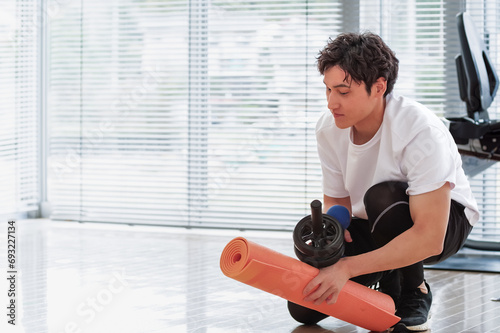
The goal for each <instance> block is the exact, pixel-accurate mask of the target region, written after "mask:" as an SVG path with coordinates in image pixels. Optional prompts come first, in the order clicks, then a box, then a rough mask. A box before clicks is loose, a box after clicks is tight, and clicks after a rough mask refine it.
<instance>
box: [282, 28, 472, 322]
mask: <svg viewBox="0 0 500 333" xmlns="http://www.w3.org/2000/svg"><path fill="white" fill-rule="evenodd" d="M398 63H399V61H398V59H397V58H396V57H395V55H394V53H393V52H392V51H391V50H390V49H389V47H388V46H387V45H386V44H385V43H384V42H383V41H382V39H381V38H380V37H379V36H377V35H374V34H372V33H363V34H356V33H348V34H341V35H339V36H338V37H337V38H336V39H335V40H329V42H328V44H327V45H326V47H325V48H324V49H323V50H322V51H321V52H320V54H319V57H318V69H319V72H320V73H321V74H322V75H323V76H324V84H325V87H326V98H327V102H328V109H329V110H330V112H329V113H325V114H324V115H323V116H322V117H321V118H320V119H319V121H318V123H317V127H316V137H317V143H318V153H319V157H320V161H321V166H322V172H323V192H324V208H325V210H328V208H330V207H331V206H333V205H337V204H338V205H343V206H345V207H346V208H347V209H348V210H349V211H350V212H351V213H352V220H351V224H350V226H349V228H348V230H347V231H346V233H345V240H346V256H345V257H344V258H342V259H341V260H340V261H339V262H337V263H336V264H334V265H332V266H329V267H325V268H323V269H321V270H320V272H319V274H318V275H317V276H316V277H315V278H314V279H312V280H311V281H310V282H309V284H308V285H307V286H306V287H305V289H304V297H305V300H306V301H310V302H314V303H316V304H320V303H322V302H327V303H334V302H335V301H336V299H337V297H338V293H339V291H340V290H341V289H342V287H343V286H344V284H345V283H346V282H347V281H348V280H349V279H352V280H354V281H357V282H359V283H362V284H365V285H375V284H377V283H378V284H379V288H380V290H381V291H382V292H385V293H388V294H389V295H391V296H392V297H393V299H394V300H395V302H396V309H397V310H396V315H397V316H399V317H401V321H400V322H399V323H398V324H396V325H395V327H394V331H424V330H427V329H428V323H427V319H428V314H429V310H430V307H431V303H432V293H431V290H430V287H429V285H428V284H427V283H426V281H425V280H424V269H423V264H424V262H425V263H429V264H432V263H437V262H440V261H442V260H444V259H446V258H448V257H449V256H451V255H452V254H454V253H456V252H457V251H458V250H459V249H460V248H461V247H462V245H463V243H464V242H465V240H466V238H467V236H468V235H469V233H470V231H471V229H472V225H473V224H474V223H475V222H477V220H478V218H479V213H478V209H477V204H476V202H475V200H474V198H473V196H472V193H471V190H470V186H469V183H468V181H467V179H466V176H465V174H464V172H463V169H462V167H461V159H460V155H459V153H458V150H457V147H456V145H455V143H454V140H453V138H452V136H451V135H450V133H449V131H448V130H447V128H446V127H445V126H444V124H443V123H442V122H441V120H440V119H439V118H438V117H436V116H435V115H434V114H433V113H432V112H431V111H429V110H428V109H427V108H425V107H424V106H422V105H421V104H419V103H417V102H415V101H412V100H409V99H407V98H405V97H400V96H396V95H394V94H393V93H392V90H393V87H394V83H395V81H396V78H397V73H398ZM289 310H290V313H291V315H292V316H293V317H294V318H295V319H297V320H298V321H300V322H303V323H306V324H314V323H316V322H318V321H319V320H321V319H323V318H325V317H326V316H325V315H323V314H321V313H319V312H316V311H313V310H310V309H306V308H303V307H300V306H298V305H296V304H293V303H289Z"/></svg>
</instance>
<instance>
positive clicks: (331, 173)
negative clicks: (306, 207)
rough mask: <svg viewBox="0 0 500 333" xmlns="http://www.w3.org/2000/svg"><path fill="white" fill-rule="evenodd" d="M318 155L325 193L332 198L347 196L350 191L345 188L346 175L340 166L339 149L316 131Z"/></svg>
mask: <svg viewBox="0 0 500 333" xmlns="http://www.w3.org/2000/svg"><path fill="white" fill-rule="evenodd" d="M316 140H317V143H318V156H319V160H320V162H321V171H322V174H323V179H322V186H323V193H324V194H325V195H327V196H329V197H332V198H345V197H348V196H349V192H348V191H347V190H346V188H345V184H344V177H343V173H342V170H341V167H340V161H339V159H338V156H337V153H338V152H337V151H335V150H334V147H332V146H331V145H330V144H329V142H328V141H327V138H326V137H325V136H323V135H322V133H318V132H316Z"/></svg>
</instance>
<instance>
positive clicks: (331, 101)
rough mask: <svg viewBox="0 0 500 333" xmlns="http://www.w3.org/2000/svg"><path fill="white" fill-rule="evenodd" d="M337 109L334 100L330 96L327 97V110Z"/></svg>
mask: <svg viewBox="0 0 500 333" xmlns="http://www.w3.org/2000/svg"><path fill="white" fill-rule="evenodd" d="M338 107H339V103H338V101H337V99H336V98H334V97H333V96H332V95H331V94H330V96H328V109H329V110H335V109H337V108H338Z"/></svg>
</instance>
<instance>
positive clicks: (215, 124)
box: [49, 0, 341, 229]
mask: <svg viewBox="0 0 500 333" xmlns="http://www.w3.org/2000/svg"><path fill="white" fill-rule="evenodd" d="M340 19H341V8H340V5H339V4H336V3H335V2H332V1H252V2H245V1H238V2H230V1H201V0H200V1H196V0H193V1H177V2H176V1H170V2H138V1H126V0H120V1H110V2H102V1H84V2H81V3H80V4H70V5H68V7H67V8H65V10H64V11H62V12H61V15H59V16H56V17H52V18H51V24H50V30H49V35H50V48H49V49H50V81H49V82H50V83H49V85H50V99H49V109H50V115H51V116H50V124H51V125H50V133H51V134H50V146H51V151H50V156H51V157H50V164H49V165H50V167H49V170H50V179H51V180H50V184H51V186H50V200H51V201H52V202H53V203H54V204H55V209H54V213H53V218H56V219H71V220H81V221H103V222H121V223H149V224H166V225H188V226H215V227H250V228H255V227H257V228H274V229H284V228H285V229H286V228H291V227H292V226H293V225H294V224H295V223H296V222H297V218H298V217H300V216H303V215H304V214H305V213H306V212H307V202H309V201H310V200H312V199H314V198H320V197H321V189H320V178H321V175H320V168H319V165H318V160H317V157H316V148H315V139H314V124H315V122H316V119H317V118H318V116H319V113H320V112H321V111H322V110H324V102H323V99H324V96H323V93H324V92H323V90H324V89H323V87H322V84H321V78H320V77H319V74H318V73H317V71H316V68H315V60H314V59H315V56H316V54H317V52H318V50H319V49H320V48H321V47H322V46H323V45H324V43H325V42H326V39H327V38H328V36H329V35H332V34H336V33H338V32H340Z"/></svg>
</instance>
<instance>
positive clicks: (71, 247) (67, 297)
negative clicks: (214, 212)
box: [0, 220, 500, 333]
mask: <svg viewBox="0 0 500 333" xmlns="http://www.w3.org/2000/svg"><path fill="white" fill-rule="evenodd" d="M16 224H17V229H16V237H17V259H16V260H17V262H16V264H17V269H18V279H17V287H16V288H17V289H18V291H19V294H18V295H17V305H18V307H17V325H16V327H15V328H17V329H14V327H13V326H12V325H9V326H6V325H7V324H6V320H5V314H4V315H3V316H2V317H4V319H3V320H2V323H1V324H0V331H2V332H27V333H43V332H48V333H63V332H64V333H69V332H72V333H74V332H80V333H85V332H89V333H100V332H106V333H110V332H120V333H127V332H133V333H135V332H148V333H149V332H172V333H183V332H193V333H198V332H199V333H202V332H206V333H212V332H217V333H218V332H221V333H226V332H227V333H229V332H231V333H237V332H248V333H251V332H273V333H280V332H287V333H288V332H294V333H305V332H311V333H312V332H314V333H320V332H321V333H326V332H336V333H341V332H342V333H345V332H366V330H363V329H361V328H357V327H355V326H353V325H350V324H347V323H344V322H341V321H339V320H337V319H334V318H327V319H325V320H324V321H323V322H321V323H320V324H321V326H313V327H306V326H300V325H298V324H297V323H296V322H294V320H293V319H291V318H290V316H289V315H288V313H287V310H286V306H285V301H284V300H282V299H280V298H277V297H276V296H273V295H270V294H267V293H264V292H262V291H260V290H257V289H254V288H251V287H249V286H246V285H244V284H241V283H239V282H236V281H234V280H232V279H229V278H227V277H225V276H224V275H223V274H222V273H221V271H220V269H219V256H220V253H221V252H222V249H223V247H224V246H225V245H226V244H227V242H228V241H229V240H231V239H232V238H234V237H236V236H240V235H243V236H244V237H246V238H248V239H251V240H253V241H255V242H258V243H260V244H262V245H264V246H267V247H270V248H272V249H274V250H277V251H279V252H281V253H284V254H287V255H290V256H293V249H292V246H291V244H292V241H291V235H290V234H281V233H257V232H253V233H250V232H247V233H241V232H237V231H223V232H222V231H206V230H205V231H203V230H201V231H193V230H191V231H185V230H183V229H171V228H162V227H131V226H117V225H99V224H77V223H69V222H65V223H64V222H50V221H47V220H23V221H17V222H16ZM0 237H1V238H0V239H2V241H1V242H0V243H1V244H6V242H4V240H6V239H7V222H6V221H5V223H4V224H3V226H1V227H0ZM6 248H7V247H6V245H2V250H1V253H0V261H1V262H2V263H6V262H7V255H6V253H7V249H6ZM2 267H6V266H4V265H2ZM6 272H7V269H5V274H6ZM426 277H427V280H428V281H429V283H430V285H431V287H432V289H433V293H434V303H433V309H432V318H431V326H432V332H433V333H435V332H445V333H448V332H452V333H457V332H478V333H485V332H500V302H494V301H492V300H491V299H492V298H495V297H500V277H499V276H498V274H489V273H470V272H457V271H445V270H428V271H427V272H426ZM1 281H2V282H1V283H0V288H1V295H2V297H1V298H2V304H7V299H6V298H7V295H6V294H7V293H6V291H7V290H8V286H7V280H6V279H5V278H2V279H1ZM4 309H5V307H4ZM4 312H6V310H4ZM2 325H3V326H2ZM4 327H7V328H8V330H5V329H4Z"/></svg>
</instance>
